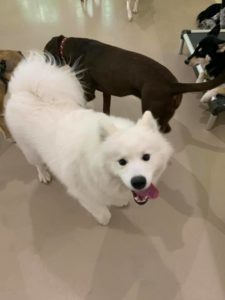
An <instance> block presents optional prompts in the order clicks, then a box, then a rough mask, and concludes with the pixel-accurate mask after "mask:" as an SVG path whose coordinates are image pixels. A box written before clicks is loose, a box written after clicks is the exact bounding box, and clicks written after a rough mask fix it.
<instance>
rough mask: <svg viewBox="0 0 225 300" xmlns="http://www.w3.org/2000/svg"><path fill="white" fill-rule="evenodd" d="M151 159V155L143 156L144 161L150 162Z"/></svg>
mask: <svg viewBox="0 0 225 300" xmlns="http://www.w3.org/2000/svg"><path fill="white" fill-rule="evenodd" d="M149 159H150V154H148V153H146V154H143V156H142V160H144V161H148V160H149Z"/></svg>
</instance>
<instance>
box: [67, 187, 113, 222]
mask: <svg viewBox="0 0 225 300" xmlns="http://www.w3.org/2000/svg"><path fill="white" fill-rule="evenodd" d="M68 192H69V194H70V195H71V196H73V197H75V198H76V199H77V200H78V202H79V203H80V205H81V206H83V207H84V208H85V209H86V210H87V211H88V212H89V213H90V214H92V216H93V217H94V218H95V219H96V220H97V221H98V223H100V224H101V225H107V224H108V223H109V221H110V219H111V213H110V211H109V209H108V207H107V206H104V205H101V204H99V203H98V202H96V201H95V200H94V199H93V198H90V197H89V196H88V195H85V194H80V193H79V194H78V193H77V191H71V190H70V191H68Z"/></svg>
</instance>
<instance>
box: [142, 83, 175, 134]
mask: <svg viewBox="0 0 225 300" xmlns="http://www.w3.org/2000/svg"><path fill="white" fill-rule="evenodd" d="M141 95H142V98H141V104H142V113H144V112H145V111H146V110H150V111H151V113H152V115H153V117H154V118H155V119H156V120H157V122H158V125H159V129H160V131H161V132H162V133H167V132H169V131H170V130H171V128H170V125H169V120H170V118H171V117H172V115H173V113H174V110H175V109H174V108H173V106H172V103H171V102H172V99H171V98H172V97H171V96H170V95H169V94H168V93H166V92H165V91H161V90H154V89H151V88H149V87H148V86H147V87H144V88H143V90H142V94H141Z"/></svg>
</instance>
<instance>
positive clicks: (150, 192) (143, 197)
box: [133, 184, 159, 205]
mask: <svg viewBox="0 0 225 300" xmlns="http://www.w3.org/2000/svg"><path fill="white" fill-rule="evenodd" d="M133 196H134V200H135V202H136V203H137V204H140V205H142V204H145V203H146V202H147V201H148V200H150V199H156V198H157V197H158V196H159V190H158V189H157V188H156V187H155V186H154V184H151V185H150V186H149V187H148V188H147V189H146V190H144V191H140V192H136V191H135V192H133Z"/></svg>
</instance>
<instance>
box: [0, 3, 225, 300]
mask: <svg viewBox="0 0 225 300" xmlns="http://www.w3.org/2000/svg"><path fill="white" fill-rule="evenodd" d="M88 1H89V3H88V7H87V10H86V11H84V10H83V9H82V7H81V5H80V1H79V0H33V1H32V0H9V1H3V0H1V1H0V37H1V48H2V49H4V48H11V49H21V50H23V51H25V50H28V49H35V48H39V49H41V48H43V46H44V45H45V43H46V42H47V41H48V40H49V39H50V38H51V37H52V36H53V35H57V34H60V33H63V34H65V35H67V36H68V35H74V36H84V37H93V38H96V39H100V40H101V41H104V42H108V43H112V44H114V45H117V46H121V47H124V48H127V49H131V50H134V51H138V52H140V53H144V54H146V55H149V56H151V57H153V58H155V59H156V60H158V61H159V62H161V63H163V64H165V65H166V66H167V67H168V68H169V69H171V70H172V71H173V72H174V74H176V76H177V77H178V78H179V79H180V80H181V81H182V80H183V81H194V80H195V77H194V74H193V72H192V70H191V69H189V68H188V67H187V66H185V65H184V63H183V60H184V57H180V56H178V54H177V51H178V44H179V35H180V31H181V30H182V29H184V28H194V27H195V22H194V19H195V17H196V15H197V13H198V12H199V11H200V10H201V9H203V8H205V7H206V6H207V5H209V4H210V3H212V2H210V1H208V0H201V1H196V0H188V1H184V0H172V1H163V0H161V1H159V0H158V1H157V0H155V1H153V0H141V1H140V13H139V14H138V15H137V16H135V18H134V21H133V22H132V23H129V22H128V21H127V17H126V11H125V1H124V0H102V1H101V0H95V1H94V0H88ZM128 100H129V101H128ZM92 105H93V107H94V108H95V109H98V110H100V109H101V105H102V102H101V95H98V97H97V100H95V101H94V102H93V104H92ZM112 112H113V114H115V115H123V116H128V117H130V118H132V119H136V118H137V117H138V116H140V102H139V101H138V100H137V99H135V98H134V97H127V98H124V99H120V100H119V101H118V99H115V100H114V101H113V108H112ZM207 118H208V113H207V112H205V111H204V110H203V109H202V108H201V107H200V106H199V96H198V95H197V94H189V95H185V96H184V99H183V103H182V106H181V107H180V109H179V110H178V111H177V113H176V116H175V118H174V119H173V121H172V127H173V132H172V133H171V134H169V135H168V138H169V139H170V140H171V142H172V143H173V144H174V146H175V149H176V152H175V154H174V157H173V159H172V163H171V165H170V166H169V167H168V169H167V171H166V172H165V174H164V176H163V178H162V180H161V182H160V184H159V187H160V189H161V198H160V199H159V200H158V201H154V202H152V203H149V204H147V205H145V206H144V207H138V206H137V205H135V204H134V203H132V204H131V206H130V208H128V209H123V210H118V209H114V210H113V218H112V222H111V223H110V225H109V226H108V227H106V228H103V227H101V226H98V225H97V224H96V223H95V221H94V220H93V219H92V218H91V217H90V216H89V215H88V214H87V213H86V212H85V211H84V210H83V209H82V208H80V207H79V205H78V204H77V203H76V202H75V201H74V200H73V199H71V198H70V197H69V196H67V195H66V194H65V190H64V188H63V187H62V186H61V185H60V184H59V183H58V182H56V181H54V182H53V183H52V184H51V185H49V186H44V185H41V184H40V183H39V182H38V180H37V177H36V172H35V170H34V168H33V167H31V166H30V165H28V163H27V162H26V161H25V159H24V157H23V155H22V154H21V152H20V151H19V150H18V149H17V147H16V146H15V145H10V144H6V143H3V142H2V141H0V300H27V299H29V300H50V299H54V300H224V299H225V196H224V195H225V181H224V173H225V116H222V115H221V118H220V119H219V121H218V123H217V126H216V127H215V128H214V129H213V130H212V131H210V132H208V131H206V130H205V124H206V121H207Z"/></svg>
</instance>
